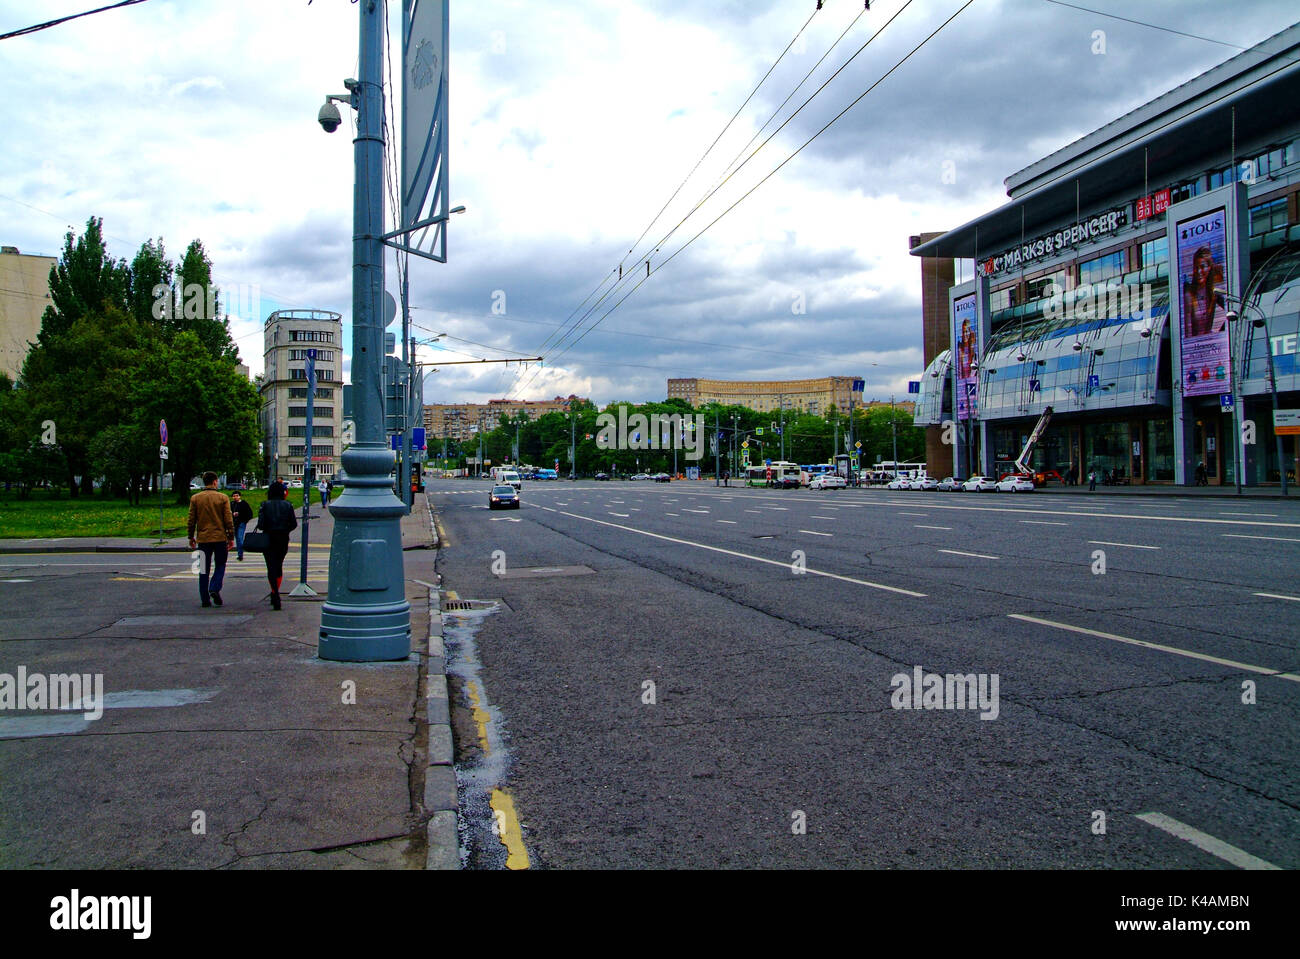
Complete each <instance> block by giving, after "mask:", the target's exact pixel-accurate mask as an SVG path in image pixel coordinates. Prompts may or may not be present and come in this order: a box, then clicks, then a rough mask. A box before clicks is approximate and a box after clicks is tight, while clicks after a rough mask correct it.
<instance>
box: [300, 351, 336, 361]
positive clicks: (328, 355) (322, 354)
mask: <svg viewBox="0 0 1300 959" xmlns="http://www.w3.org/2000/svg"><path fill="white" fill-rule="evenodd" d="M289 359H291V360H305V359H307V351H306V350H290V351H289ZM316 360H317V362H324V363H333V362H334V351H333V350H317V351H316Z"/></svg>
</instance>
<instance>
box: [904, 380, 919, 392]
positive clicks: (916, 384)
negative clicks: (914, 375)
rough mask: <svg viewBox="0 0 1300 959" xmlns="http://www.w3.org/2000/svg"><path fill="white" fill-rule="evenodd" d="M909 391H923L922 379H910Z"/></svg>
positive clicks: (908, 383) (908, 382)
mask: <svg viewBox="0 0 1300 959" xmlns="http://www.w3.org/2000/svg"><path fill="white" fill-rule="evenodd" d="M907 392H909V393H919V392H921V381H920V380H908V381H907Z"/></svg>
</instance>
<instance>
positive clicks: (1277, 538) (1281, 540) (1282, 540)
mask: <svg viewBox="0 0 1300 959" xmlns="http://www.w3.org/2000/svg"><path fill="white" fill-rule="evenodd" d="M1223 535H1224V536H1226V537H1228V538H1229V539H1266V540H1269V541H1270V542H1273V543H1300V539H1294V538H1290V537H1286V536H1247V535H1246V534H1245V533H1224V534H1223Z"/></svg>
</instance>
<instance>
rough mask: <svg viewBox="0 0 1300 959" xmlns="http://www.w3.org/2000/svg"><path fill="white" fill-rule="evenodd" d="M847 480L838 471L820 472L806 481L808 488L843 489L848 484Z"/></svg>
mask: <svg viewBox="0 0 1300 959" xmlns="http://www.w3.org/2000/svg"><path fill="white" fill-rule="evenodd" d="M848 485H849V484H848V481H847V480H845V479H844V477H843V476H840V475H839V474H838V473H822V474H820V475H819V476H814V477H813V478H812V480H811V481H810V482H809V483H808V488H809V489H844V487H846V486H848Z"/></svg>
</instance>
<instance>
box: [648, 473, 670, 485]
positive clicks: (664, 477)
mask: <svg viewBox="0 0 1300 959" xmlns="http://www.w3.org/2000/svg"><path fill="white" fill-rule="evenodd" d="M650 478H651V479H653V480H654V481H655V482H656V483H671V482H672V480H673V478H672V477H671V476H669V475H668V474H667V473H655V475H654V476H652V477H650Z"/></svg>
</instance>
